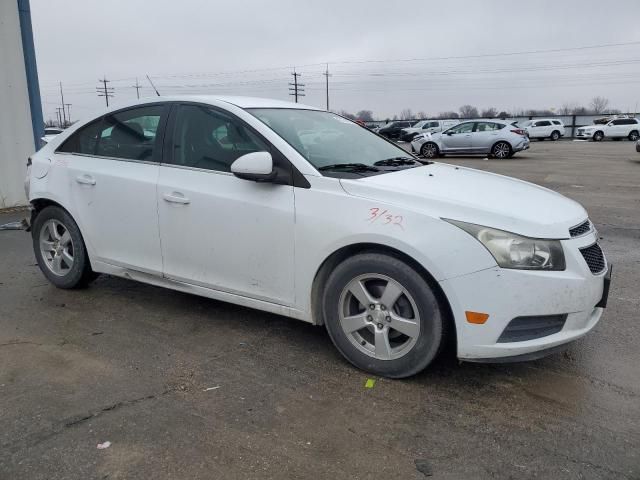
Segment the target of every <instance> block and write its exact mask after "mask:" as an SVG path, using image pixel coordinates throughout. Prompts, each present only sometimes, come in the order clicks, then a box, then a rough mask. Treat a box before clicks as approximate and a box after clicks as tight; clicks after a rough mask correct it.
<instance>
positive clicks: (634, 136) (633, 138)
mask: <svg viewBox="0 0 640 480" xmlns="http://www.w3.org/2000/svg"><path fill="white" fill-rule="evenodd" d="M639 137H640V135H639V134H638V131H637V130H634V131H633V132H631V133H629V140H630V141H632V142H635V141H636V140H638V138H639Z"/></svg>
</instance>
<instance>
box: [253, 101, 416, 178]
mask: <svg viewBox="0 0 640 480" xmlns="http://www.w3.org/2000/svg"><path fill="white" fill-rule="evenodd" d="M248 110H249V111H250V112H251V113H252V114H253V115H255V116H256V117H257V118H258V119H260V120H261V121H262V122H264V123H265V124H266V125H268V126H269V127H270V128H271V129H272V130H274V131H275V132H276V133H277V134H278V135H280V136H281V137H282V138H283V139H285V140H286V141H287V143H289V144H290V145H291V146H292V147H293V148H295V149H296V150H297V151H298V152H299V153H300V154H301V155H302V156H303V157H304V158H306V159H307V160H308V161H309V162H310V163H311V164H312V165H313V166H314V167H315V168H317V169H320V168H322V167H327V166H329V165H336V164H361V165H365V166H374V165H375V164H376V162H380V161H383V160H389V159H397V158H399V157H400V158H412V157H411V155H409V154H408V153H407V152H406V151H405V150H403V149H401V148H400V147H396V146H395V145H393V144H391V143H389V142H387V141H386V140H384V139H382V138H380V137H379V136H378V135H376V134H375V133H372V132H371V131H369V130H368V129H366V128H364V127H361V126H360V125H358V124H356V123H354V122H352V121H350V120H347V119H346V118H342V117H340V116H338V115H335V114H333V113H329V112H324V111H317V110H299V109H293V108H292V109H288V108H253V109H248Z"/></svg>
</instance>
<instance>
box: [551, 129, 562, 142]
mask: <svg viewBox="0 0 640 480" xmlns="http://www.w3.org/2000/svg"><path fill="white" fill-rule="evenodd" d="M549 138H551V140H552V141H554V142H555V141H556V140H558V139H559V138H560V132H558V131H557V130H554V131H553V132H551V137H549Z"/></svg>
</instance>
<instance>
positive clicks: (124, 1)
mask: <svg viewBox="0 0 640 480" xmlns="http://www.w3.org/2000/svg"><path fill="white" fill-rule="evenodd" d="M614 4H615V9H613V8H609V7H608V5H613V4H611V3H607V2H605V1H603V0H596V1H590V0H581V1H556V0H536V1H532V2H516V1H506V0H505V1H489V0H482V1H478V0H469V1H464V0H457V1H455V2H446V1H439V2H433V1H428V2H427V1H423V2H393V1H390V0H384V1H380V0H366V1H360V0H358V1H354V0H339V1H336V0H321V1H315V2H309V1H303V0H299V1H297V2H294V1H289V0H271V1H268V2H266V1H258V0H254V1H249V0H234V1H232V2H221V1H209V0H180V1H175V0H154V1H142V0H109V1H104V0H100V1H98V0H82V1H79V0H56V1H51V0H31V10H32V20H33V30H34V35H35V44H36V53H37V60H38V71H39V72H38V73H39V78H40V84H41V94H42V100H43V107H44V114H45V118H55V107H56V104H58V105H59V101H60V100H59V91H58V90H57V89H56V85H57V82H59V81H62V82H63V86H64V90H65V102H67V103H72V104H73V105H72V107H71V114H72V117H73V118H74V119H75V118H77V117H78V116H82V115H86V114H87V112H89V111H90V110H92V109H95V108H96V107H99V106H100V105H103V104H104V99H102V98H98V97H97V95H96V93H95V87H96V86H97V85H98V82H97V80H98V78H99V77H102V76H103V75H106V76H107V79H110V80H113V82H112V83H111V86H113V87H114V88H115V98H114V99H113V100H114V102H126V101H128V100H130V99H134V98H135V96H136V90H135V89H134V88H132V86H133V85H134V84H135V81H136V77H138V79H139V81H140V83H141V84H142V85H143V89H142V90H141V94H142V95H144V96H148V95H150V94H152V93H153V92H152V90H151V89H150V88H149V84H148V82H147V81H146V79H145V75H146V74H149V75H150V76H151V78H152V79H153V80H154V82H155V83H156V86H157V87H158V89H159V90H160V93H161V94H165V95H167V94H175V93H197V94H200V93H210V94H239V95H253V96H263V97H270V98H278V99H287V98H290V97H288V95H287V94H288V90H287V89H288V85H287V84H288V82H289V81H291V75H290V72H291V70H292V68H293V67H294V66H296V70H297V71H298V72H300V73H302V77H300V78H301V80H300V81H301V82H303V83H305V84H306V87H305V88H306V97H305V98H303V99H301V100H302V101H303V102H304V103H307V104H310V105H316V106H320V107H324V105H325V86H324V81H325V77H324V76H323V75H322V72H323V71H324V69H325V66H324V64H325V63H327V62H328V63H329V70H330V73H331V74H332V76H331V77H330V78H329V89H330V103H331V105H330V106H331V108H332V109H335V110H342V109H344V110H348V111H353V112H355V111H357V110H361V109H369V110H373V111H374V116H376V117H377V118H385V117H388V116H393V115H394V114H397V113H399V112H400V110H402V109H404V108H411V109H412V110H413V111H414V112H418V111H423V112H426V113H427V114H430V115H436V114H437V113H438V112H441V111H446V110H457V109H458V107H459V106H461V105H463V104H472V105H475V106H477V107H479V108H485V107H489V106H493V107H496V108H498V109H500V110H507V111H512V110H513V109H515V108H525V109H527V108H559V107H561V106H562V104H564V103H575V104H583V105H585V106H586V105H588V104H589V101H590V99H591V98H592V97H593V96H595V95H600V96H604V97H607V98H608V99H609V100H610V102H611V106H612V107H614V108H618V109H621V110H625V111H626V110H627V109H630V110H631V111H633V110H634V109H635V108H636V104H637V102H638V101H640V24H639V23H638V22H639V19H640V2H639V1H638V0H627V1H622V0H616V1H615V2H614ZM633 42H635V43H633ZM611 44H625V45H618V46H607V47H602V48H585V49H577V48H580V47H592V46H597V45H611ZM568 49H573V50H568ZM548 50H560V51H556V52H549V51H548ZM539 51H543V52H539ZM516 52H539V53H518V54H514V55H504V54H509V53H516ZM500 54H503V55H500ZM443 57H449V58H443ZM450 57H457V58H450ZM460 57H467V58H460Z"/></svg>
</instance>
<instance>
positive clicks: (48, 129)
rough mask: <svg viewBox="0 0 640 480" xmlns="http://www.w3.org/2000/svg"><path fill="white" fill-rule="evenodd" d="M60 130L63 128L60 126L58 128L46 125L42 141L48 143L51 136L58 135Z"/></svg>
mask: <svg viewBox="0 0 640 480" xmlns="http://www.w3.org/2000/svg"><path fill="white" fill-rule="evenodd" d="M62 132H64V130H63V129H62V128H58V127H46V128H45V129H44V137H42V141H43V142H44V143H45V144H47V143H49V142H50V141H51V140H52V139H53V138H55V137H56V136H58V135H60V134H61V133H62Z"/></svg>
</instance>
